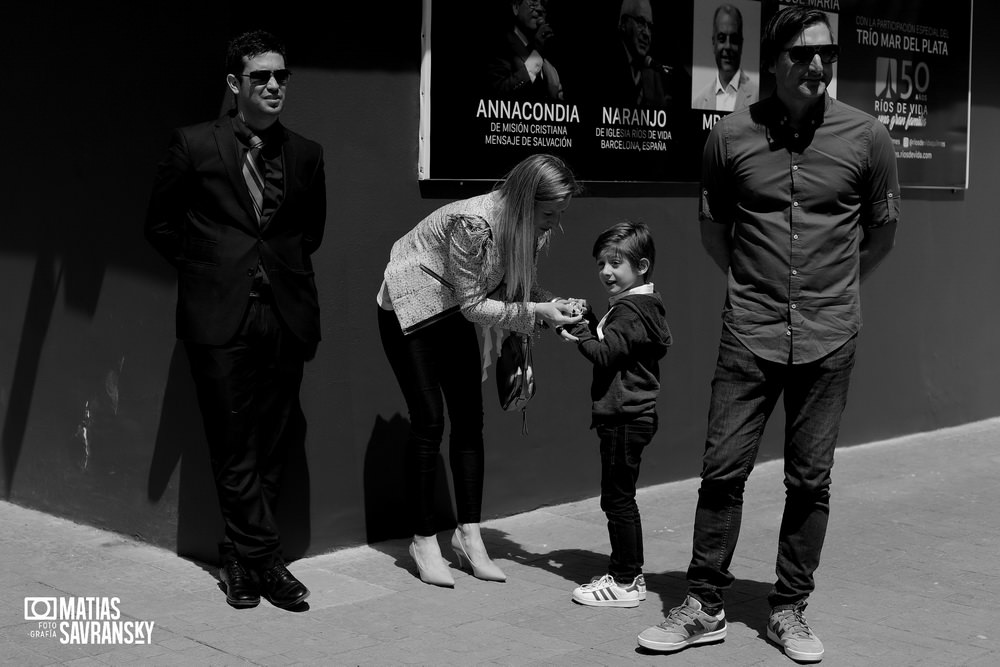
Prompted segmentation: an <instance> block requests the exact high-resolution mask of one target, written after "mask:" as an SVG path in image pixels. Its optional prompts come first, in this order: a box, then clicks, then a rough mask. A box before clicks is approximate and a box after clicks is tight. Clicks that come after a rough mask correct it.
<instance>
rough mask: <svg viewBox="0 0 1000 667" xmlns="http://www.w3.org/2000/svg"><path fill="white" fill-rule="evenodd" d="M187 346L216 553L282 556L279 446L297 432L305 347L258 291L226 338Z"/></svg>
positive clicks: (253, 561) (255, 560) (260, 563)
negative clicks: (213, 509)
mask: <svg viewBox="0 0 1000 667" xmlns="http://www.w3.org/2000/svg"><path fill="white" fill-rule="evenodd" d="M186 347H187V353H188V359H189V360H190V363H191V372H192V375H193V376H194V380H195V385H196V387H197V392H198V403H199V405H200V407H201V416H202V421H203V422H204V426H205V435H206V437H207V439H208V447H209V455H210V457H211V460H212V472H213V475H214V477H215V487H216V491H217V492H218V495H219V505H220V506H221V509H222V518H223V520H224V522H225V536H224V538H223V540H222V542H221V543H220V544H219V556H220V558H221V559H222V561H223V562H225V561H226V560H228V559H230V558H236V559H237V560H239V561H240V562H242V563H243V564H244V565H246V566H248V567H251V568H254V569H265V568H268V567H270V566H271V565H274V564H275V563H277V562H280V560H281V540H280V536H279V533H278V527H277V524H276V522H275V519H274V512H275V508H276V507H277V501H278V491H279V485H280V482H281V474H282V470H283V467H284V463H285V458H286V453H287V451H288V449H289V443H290V442H292V439H293V438H296V437H303V436H304V427H305V419H304V417H303V416H302V408H301V406H300V405H299V387H300V385H301V384H302V368H303V365H304V363H305V358H306V347H305V345H304V344H303V343H302V342H301V341H300V340H299V339H298V338H296V337H295V335H294V334H292V333H291V332H290V331H289V330H288V329H287V328H286V327H285V326H284V325H283V324H282V322H281V320H280V318H279V317H278V314H277V312H276V311H275V309H274V307H273V306H272V305H271V303H270V302H269V300H267V299H258V298H253V299H251V300H250V304H249V306H248V308H247V313H246V316H245V318H244V320H243V323H242V324H241V325H240V329H239V331H238V332H237V334H236V336H235V337H234V338H233V339H232V340H231V341H229V342H228V343H226V344H224V345H199V344H195V343H187V344H186Z"/></svg>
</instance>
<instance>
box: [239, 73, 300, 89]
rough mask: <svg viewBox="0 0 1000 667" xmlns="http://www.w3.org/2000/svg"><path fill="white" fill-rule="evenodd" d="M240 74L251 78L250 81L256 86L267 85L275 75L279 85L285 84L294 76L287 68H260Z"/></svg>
mask: <svg viewBox="0 0 1000 667" xmlns="http://www.w3.org/2000/svg"><path fill="white" fill-rule="evenodd" d="M240 76H245V77H246V78H248V79H250V83H252V84H253V85H255V86H266V85H267V84H269V83H270V82H271V77H272V76H273V77H274V80H275V81H277V82H278V85H279V86H284V85H285V84H286V83H288V79H289V77H291V76H292V72H291V70H287V69H275V70H270V69H258V70H254V71H253V72H247V73H246V74H240Z"/></svg>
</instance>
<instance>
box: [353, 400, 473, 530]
mask: <svg viewBox="0 0 1000 667" xmlns="http://www.w3.org/2000/svg"><path fill="white" fill-rule="evenodd" d="M409 433H410V422H409V421H408V420H407V419H405V418H404V417H402V416H400V415H398V414H397V415H394V416H393V417H392V419H390V420H388V421H387V420H385V419H383V418H382V417H376V418H375V426H374V427H373V428H372V436H371V438H370V439H369V440H368V447H367V449H366V450H365V468H364V494H365V535H366V537H365V541H366V542H368V544H374V543H375V542H382V541H385V540H391V539H395V538H401V537H411V536H412V535H413V529H412V527H411V526H412V524H411V522H410V514H409V509H410V507H409V502H408V501H407V498H406V478H405V476H404V461H403V458H404V452H405V450H406V440H407V437H408V436H409ZM434 491H435V492H434V516H435V519H436V520H437V525H436V526H435V530H437V531H443V530H450V529H454V528H455V526H456V525H457V520H456V518H455V510H454V508H453V505H452V501H451V486H450V477H449V475H448V470H447V467H446V466H445V463H444V457H443V456H441V455H438V464H437V475H436V478H435V485H434Z"/></svg>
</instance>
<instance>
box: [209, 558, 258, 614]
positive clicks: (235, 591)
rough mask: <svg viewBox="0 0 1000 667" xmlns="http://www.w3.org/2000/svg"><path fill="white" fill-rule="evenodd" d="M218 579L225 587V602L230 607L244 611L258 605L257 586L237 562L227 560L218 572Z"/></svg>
mask: <svg viewBox="0 0 1000 667" xmlns="http://www.w3.org/2000/svg"><path fill="white" fill-rule="evenodd" d="M219 579H220V580H222V583H223V584H225V586H226V602H228V603H229V605H230V606H231V607H236V608H238V609H244V608H247V607H256V606H257V605H259V604H260V593H259V592H258V591H257V584H256V583H254V580H253V578H252V577H251V576H250V573H249V572H247V571H246V570H245V569H243V566H242V565H240V563H239V561H236V560H232V559H230V560H227V561H226V563H225V565H223V566H222V568H221V569H220V570H219Z"/></svg>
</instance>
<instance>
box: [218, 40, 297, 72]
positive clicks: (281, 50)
mask: <svg viewBox="0 0 1000 667" xmlns="http://www.w3.org/2000/svg"><path fill="white" fill-rule="evenodd" d="M262 53H277V54H278V55H280V56H281V57H282V58H285V44H284V43H283V42H282V41H281V40H280V39H278V38H277V37H275V36H274V35H272V34H271V33H269V32H266V31H264V30H251V31H250V32H245V33H243V34H242V35H239V36H237V37H235V38H233V40H232V41H231V42H229V46H228V47H227V49H226V74H232V75H233V76H237V77H238V76H239V75H240V74H243V58H247V59H248V60H249V59H250V58H253V57H255V56H259V55H260V54H262Z"/></svg>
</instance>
